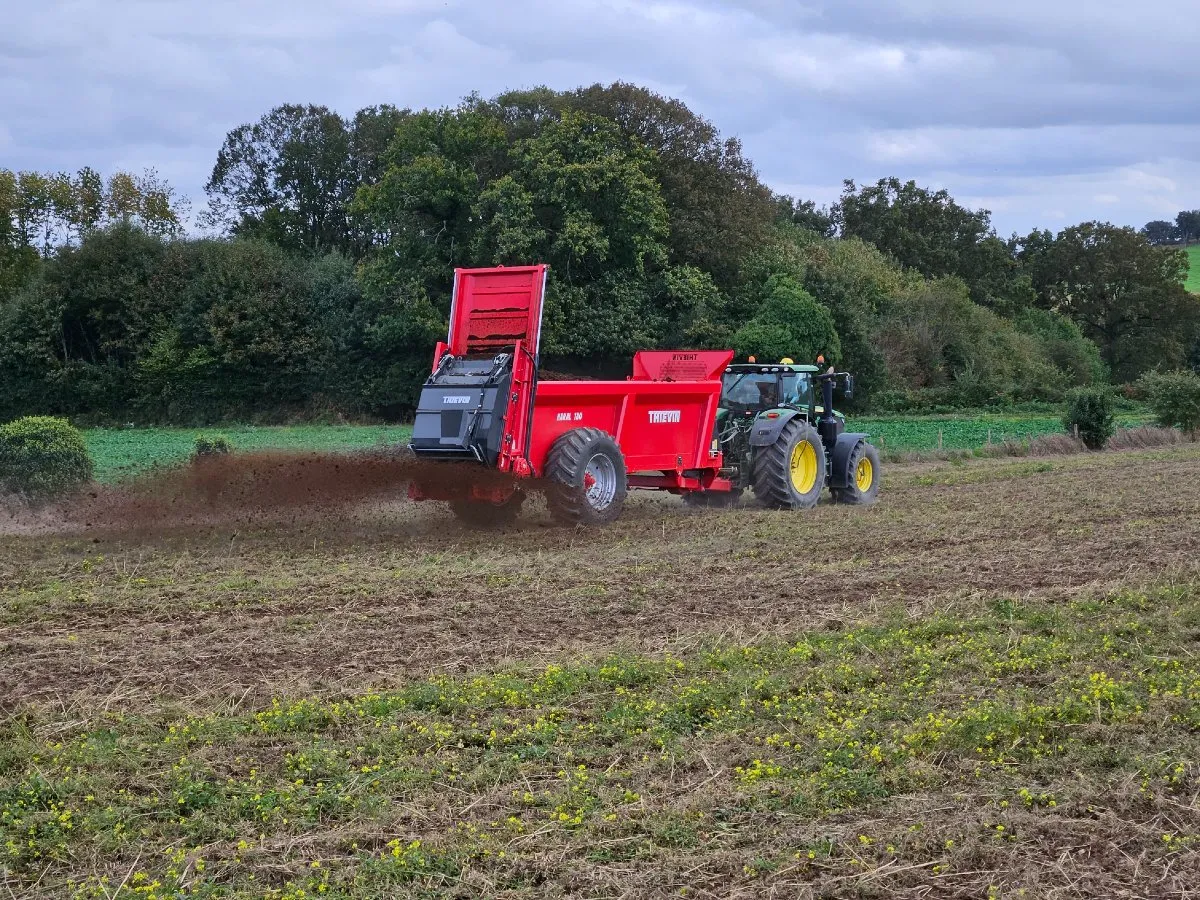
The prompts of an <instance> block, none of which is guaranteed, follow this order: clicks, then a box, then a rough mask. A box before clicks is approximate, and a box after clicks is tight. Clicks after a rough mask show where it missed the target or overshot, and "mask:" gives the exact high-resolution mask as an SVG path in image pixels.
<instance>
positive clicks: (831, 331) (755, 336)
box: [733, 275, 842, 362]
mask: <svg viewBox="0 0 1200 900" xmlns="http://www.w3.org/2000/svg"><path fill="white" fill-rule="evenodd" d="M765 293H766V298H765V299H764V300H763V303H762V306H760V307H759V309H758V312H757V313H756V314H755V316H754V318H752V319H751V320H750V321H749V322H747V323H746V324H745V325H743V326H742V327H741V328H740V329H738V331H737V333H736V334H735V335H734V336H733V346H734V349H735V351H736V352H737V354H738V356H757V357H759V358H760V359H762V360H770V361H771V362H774V361H775V360H779V359H782V358H783V357H785V356H787V357H791V358H793V359H796V360H797V361H799V362H811V361H812V360H814V359H816V358H817V355H818V354H822V353H823V354H825V355H826V356H827V357H828V358H830V359H837V358H838V357H839V356H840V355H841V352H842V346H841V342H840V341H839V340H838V334H837V329H836V328H835V327H834V324H833V316H832V314H831V313H830V312H829V310H828V309H826V308H825V307H824V306H822V305H821V304H820V303H818V302H817V301H816V300H814V299H813V298H812V295H811V294H809V293H808V292H807V291H805V290H804V289H803V288H802V287H800V285H799V284H797V283H796V282H795V281H793V280H792V279H791V278H788V277H786V276H784V275H774V276H772V277H771V278H770V279H768V280H767V285H766V288H765Z"/></svg>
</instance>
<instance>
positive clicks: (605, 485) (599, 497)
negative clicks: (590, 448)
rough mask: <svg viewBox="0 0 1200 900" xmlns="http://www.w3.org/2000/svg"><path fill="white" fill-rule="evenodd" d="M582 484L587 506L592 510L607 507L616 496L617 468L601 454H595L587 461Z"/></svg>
mask: <svg viewBox="0 0 1200 900" xmlns="http://www.w3.org/2000/svg"><path fill="white" fill-rule="evenodd" d="M589 482H590V485H589ZM583 484H584V496H586V497H587V502H588V506H590V507H591V508H592V509H604V508H605V507H607V506H608V505H609V504H610V503H612V502H613V498H614V497H616V496H617V468H616V466H614V465H613V461H612V460H611V459H609V458H608V456H606V455H605V454H603V453H597V454H596V455H595V456H593V457H592V458H591V459H589V460H588V464H587V468H586V469H585V470H584V476H583Z"/></svg>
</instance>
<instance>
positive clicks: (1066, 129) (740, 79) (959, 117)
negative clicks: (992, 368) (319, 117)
mask: <svg viewBox="0 0 1200 900" xmlns="http://www.w3.org/2000/svg"><path fill="white" fill-rule="evenodd" d="M3 7H4V9H3V14H2V16H0V20H2V21H3V27H2V28H0V168H9V169H34V170H40V171H60V170H68V171H75V170H77V169H79V168H80V167H82V166H85V165H88V166H92V167H93V168H96V169H99V170H100V171H102V172H105V173H107V172H111V171H113V170H116V169H123V170H129V171H134V172H140V171H141V170H142V169H144V168H147V167H154V168H156V169H157V170H158V172H159V174H160V175H162V176H163V177H165V178H166V179H167V180H168V181H170V182H171V183H172V184H173V185H174V186H175V187H176V189H177V190H179V191H180V192H181V193H183V194H185V195H187V196H188V197H190V198H191V200H192V203H193V206H194V207H195V208H201V207H202V206H203V204H204V201H205V197H204V191H203V185H204V182H205V181H206V180H207V178H208V175H209V173H210V172H211V170H212V165H213V162H214V161H215V158H216V153H217V150H218V149H219V147H220V145H221V142H222V140H223V139H224V136H225V134H226V133H227V132H228V131H229V130H230V129H232V128H234V127H236V126H237V125H239V124H242V123H245V122H250V121H253V120H255V119H257V118H258V117H259V116H261V115H262V114H263V113H265V112H266V111H267V110H269V109H270V108H271V107H273V106H276V105H278V104H280V103H315V104H324V105H327V106H330V107H331V108H333V109H336V110H338V111H339V112H341V113H343V114H345V115H352V114H353V112H354V111H355V110H356V109H359V108H361V107H363V106H369V105H374V104H379V103H391V104H394V105H396V106H400V107H413V108H417V107H423V106H432V107H440V106H447V105H454V104H455V103H456V102H457V101H458V100H459V99H460V98H461V97H463V96H465V95H466V94H468V93H470V92H472V91H478V92H479V93H481V94H483V95H484V96H492V95H495V94H497V93H499V92H501V91H503V90H506V89H510V88H521V87H532V86H535V85H541V84H544V85H549V86H550V87H553V88H556V89H567V88H574V87H578V86H580V85H587V84H593V83H596V82H603V83H610V82H612V81H617V80H620V81H628V82H633V83H635V84H640V85H643V86H645V87H648V88H651V89H652V90H655V91H657V92H659V93H662V94H666V95H670V96H673V97H678V98H679V99H681V100H683V101H684V102H686V103H687V104H688V106H689V107H691V108H692V109H693V110H694V111H696V112H698V113H700V114H701V115H703V116H705V117H706V118H708V119H710V120H711V121H712V122H713V123H714V124H716V125H717V127H718V128H720V130H721V131H722V133H723V134H725V135H727V136H736V137H738V138H740V139H741V140H742V142H743V144H744V146H745V149H746V153H747V155H748V156H749V157H750V158H751V159H752V160H753V161H754V162H755V164H756V166H757V168H758V170H759V174H760V176H761V177H762V179H763V180H764V181H765V182H766V183H767V184H769V185H770V186H771V187H772V188H774V189H775V190H778V191H781V192H784V193H789V194H792V195H794V196H797V197H801V198H805V199H812V200H815V201H817V202H818V204H828V203H831V202H832V201H834V200H835V199H836V198H837V196H838V194H839V193H840V192H841V185H842V180H843V179H845V178H853V179H855V180H856V181H857V182H859V183H860V184H861V183H864V182H873V181H875V180H877V179H879V178H883V177H887V176H892V175H895V176H897V177H900V178H902V179H905V180H907V179H914V180H916V181H917V182H918V183H919V184H922V185H926V186H929V187H934V188H942V187H944V188H946V189H948V190H949V191H950V193H951V194H952V195H953V196H954V197H955V199H957V200H958V201H959V202H960V203H963V204H965V205H968V206H971V207H973V208H979V207H983V208H986V209H989V210H991V211H992V219H993V223H994V224H995V226H996V228H997V230H998V231H999V232H1000V234H1001V235H1002V236H1007V235H1008V234H1011V233H1013V232H1020V233H1025V232H1028V231H1029V230H1030V229H1032V228H1034V227H1039V228H1049V229H1052V230H1059V229H1061V228H1064V227H1066V226H1068V225H1072V224H1075V223H1077V222H1080V221H1085V220H1090V219H1100V220H1105V221H1111V222H1115V223H1117V224H1122V225H1134V226H1140V225H1142V224H1144V223H1145V222H1146V221H1148V220H1150V219H1157V218H1168V219H1171V218H1174V215H1175V213H1176V212H1177V211H1178V210H1180V209H1193V208H1197V207H1200V87H1198V81H1197V79H1198V77H1200V71H1198V68H1197V62H1198V60H1200V49H1198V48H1200V0H1173V2H1162V0H1139V2H1136V3H1134V2H1130V0H1086V2H1085V0H813V2H806V0H673V2H659V0H643V2H638V0H559V2H553V0H520V2H505V0H340V2H338V0H136V2H135V0H70V2H67V0H39V2H36V3H22V2H20V0H4V2H3Z"/></svg>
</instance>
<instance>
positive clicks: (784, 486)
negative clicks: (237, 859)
mask: <svg viewBox="0 0 1200 900" xmlns="http://www.w3.org/2000/svg"><path fill="white" fill-rule="evenodd" d="M545 289H546V266H544V265H536V266H513V267H504V266H500V267H497V268H492V269H457V270H455V274H454V295H453V299H452V300H451V308H450V329H449V333H448V334H447V338H446V340H445V341H439V342H438V344H437V346H436V347H435V349H434V354H433V367H432V371H431V374H430V376H429V378H428V379H427V380H426V381H425V385H424V387H423V388H422V389H421V396H420V400H419V401H418V404H417V411H416V416H415V419H414V422H413V434H412V440H411V442H410V444H409V448H410V450H411V451H412V452H413V453H414V454H415V455H416V456H418V457H419V458H422V459H425V460H430V461H436V462H435V465H434V467H433V468H434V469H436V472H434V471H432V470H430V469H426V470H425V474H423V475H421V476H419V477H416V478H414V479H413V481H412V482H411V483H410V485H409V496H410V497H411V498H412V499H414V500H440V501H444V502H448V503H449V504H450V508H451V509H452V510H453V511H454V513H455V514H456V515H457V516H458V517H459V518H461V519H464V520H466V521H468V522H470V523H472V524H480V525H503V524H506V523H508V522H510V521H512V519H514V518H515V517H516V515H517V514H518V513H519V511H520V509H521V504H522V503H523V501H524V499H525V497H526V495H527V494H528V493H530V492H531V491H540V492H542V493H544V494H545V496H546V499H547V503H548V505H549V507H550V513H551V515H552V516H553V518H554V519H555V520H557V521H558V522H560V523H562V524H568V525H597V524H604V523H607V522H611V521H613V520H614V519H616V518H617V516H618V515H620V512H621V509H622V507H623V505H624V502H625V497H626V494H627V492H628V491H629V490H631V489H641V490H658V491H666V492H669V493H672V494H677V495H681V496H682V497H683V498H684V501H685V502H687V503H689V504H700V505H717V504H722V503H729V502H731V501H732V500H734V499H736V498H737V496H738V495H740V494H741V493H742V491H744V490H745V489H746V488H750V489H752V490H753V491H754V493H755V495H756V496H757V497H758V498H759V499H760V500H761V501H762V502H763V503H765V504H766V505H767V506H770V507H774V508H777V509H805V508H809V507H812V506H815V505H816V503H817V501H818V499H819V498H820V495H821V492H822V491H823V490H824V488H825V487H826V486H828V487H829V488H830V490H831V492H832V494H833V497H834V499H835V500H838V501H841V502H846V503H858V504H866V503H871V502H873V501H874V500H875V498H876V496H877V495H878V492H879V455H878V453H877V452H876V450H875V448H874V447H872V446H871V445H870V443H868V441H867V436H866V435H865V434H856V433H848V432H846V430H845V424H844V421H843V418H842V417H841V416H840V415H839V414H838V413H836V412H834V410H833V391H834V386H835V383H837V382H838V381H840V382H841V383H842V384H843V386H844V388H845V390H846V393H847V394H848V395H849V394H850V393H851V392H852V390H853V379H852V378H851V377H850V375H848V374H847V373H845V372H835V371H834V370H833V369H832V368H830V369H828V370H827V371H824V372H822V371H820V370H819V369H818V368H817V367H816V366H804V365H796V364H794V363H792V362H791V361H790V360H784V361H782V362H780V363H778V364H768V365H763V364H759V363H757V362H755V361H753V360H751V361H750V362H747V363H739V364H736V365H730V363H731V362H732V360H733V352H732V351H730V350H643V351H641V352H639V353H636V354H635V355H634V358H633V371H632V374H630V375H629V376H628V377H627V378H626V379H625V380H624V381H559V380H542V379H541V378H540V370H539V359H540V356H539V345H540V342H541V326H542V303H543V300H544V297H545ZM818 389H819V391H820V395H821V401H820V403H817V402H816V392H817V390H818ZM442 462H444V463H454V462H457V463H458V464H459V465H460V468H458V469H449V468H446V467H444V466H442V465H440V463H442Z"/></svg>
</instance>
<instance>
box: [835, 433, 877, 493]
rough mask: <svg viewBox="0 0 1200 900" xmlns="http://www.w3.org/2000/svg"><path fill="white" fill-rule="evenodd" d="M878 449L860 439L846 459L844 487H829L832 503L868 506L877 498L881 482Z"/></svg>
mask: <svg viewBox="0 0 1200 900" xmlns="http://www.w3.org/2000/svg"><path fill="white" fill-rule="evenodd" d="M882 476H883V469H882V468H881V467H880V465H879V451H878V450H876V449H875V447H874V446H872V445H871V444H868V443H867V442H866V441H860V442H859V444H858V446H857V447H855V448H854V452H853V453H851V454H850V458H849V459H848V460H846V487H844V488H830V489H829V493H831V494H832V495H833V502H834V503H846V504H848V505H851V506H870V505H871V504H872V503H874V502H875V501H876V500H878V499H879V486H880V485H881V484H882V482H883V478H882Z"/></svg>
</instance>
